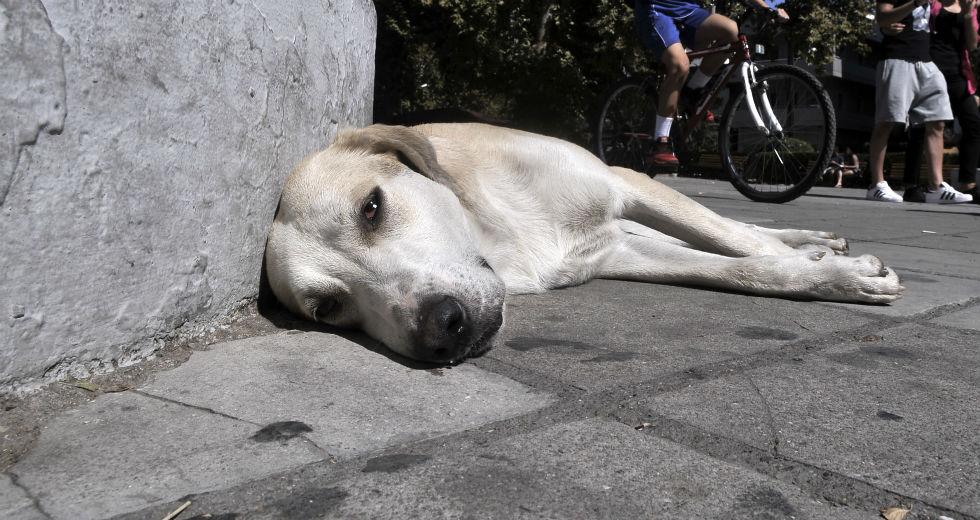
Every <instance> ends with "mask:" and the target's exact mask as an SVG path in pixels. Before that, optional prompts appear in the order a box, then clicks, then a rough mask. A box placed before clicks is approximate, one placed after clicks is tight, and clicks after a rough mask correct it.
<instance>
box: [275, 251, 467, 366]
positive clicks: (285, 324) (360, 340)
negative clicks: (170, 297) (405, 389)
mask: <svg viewBox="0 0 980 520" xmlns="http://www.w3.org/2000/svg"><path fill="white" fill-rule="evenodd" d="M256 307H257V310H258V313H259V315H260V316H262V317H263V318H265V319H267V320H269V322H270V323H272V325H273V326H275V327H276V328H278V329H283V330H295V331H300V332H318V333H323V334H332V335H334V336H339V337H341V338H344V339H346V340H348V341H350V342H353V343H357V344H358V345H360V346H362V347H364V348H365V349H367V350H370V351H371V352H374V353H377V354H380V355H382V356H384V357H386V358H388V359H390V360H391V361H394V362H395V363H398V364H399V365H402V366H404V367H406V368H411V369H413V370H432V369H435V368H443V367H446V366H448V364H446V363H427V362H424V361H417V360H415V359H411V358H407V357H405V356H403V355H401V354H399V353H397V352H393V351H392V350H390V349H389V348H388V347H386V346H385V345H384V344H383V343H381V342H380V341H377V340H375V339H374V338H371V337H370V336H368V335H367V334H364V333H363V332H360V331H357V330H351V329H341V328H338V327H331V326H330V325H324V324H322V323H317V322H315V321H310V320H307V319H303V318H301V317H299V316H296V315H295V314H293V313H292V312H290V311H289V309H287V308H286V307H284V306H283V305H282V304H281V303H279V300H278V299H277V298H276V295H275V294H273V293H272V287H271V286H270V285H269V279H268V277H267V276H266V271H265V259H263V260H262V274H261V275H260V276H259V295H258V298H257V300H256Z"/></svg>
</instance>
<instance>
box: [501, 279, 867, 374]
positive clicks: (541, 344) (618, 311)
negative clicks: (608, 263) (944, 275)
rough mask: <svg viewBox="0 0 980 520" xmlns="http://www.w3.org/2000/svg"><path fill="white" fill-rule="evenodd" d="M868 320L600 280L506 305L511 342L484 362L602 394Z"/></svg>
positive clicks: (811, 306) (823, 309)
mask: <svg viewBox="0 0 980 520" xmlns="http://www.w3.org/2000/svg"><path fill="white" fill-rule="evenodd" d="M866 322H867V320H866V318H863V317H861V316H859V315H857V314H856V313H854V312H851V311H849V310H846V309H835V308H831V307H827V306H822V305H817V304H815V303H813V302H798V301H790V300H782V299H778V298H762V297H754V296H746V295H741V294H732V293H724V292H718V291H711V290H702V289H694V288H689V287H674V286H667V285H657V284H642V283H633V282H622V281H616V280H594V281H591V282H589V283H588V284H585V285H582V286H579V287H574V288H570V289H565V290H561V291H551V292H547V293H544V294H539V295H528V296H518V297H512V298H510V299H508V310H507V331H506V334H507V339H506V340H505V341H504V342H503V344H502V345H499V346H497V347H496V348H495V349H494V350H492V351H491V352H490V353H489V354H488V355H489V356H490V357H491V358H494V359H498V360H501V361H505V362H507V363H510V364H513V365H516V366H519V367H521V368H526V369H528V370H532V371H534V372H538V373H543V374H547V375H549V376H551V377H553V378H556V379H558V380H561V381H564V382H566V383H569V384H572V385H575V386H577V387H580V388H584V389H599V388H606V387H609V386H612V385H619V384H622V383H625V382H629V381H644V380H651V379H655V378H657V377H658V376H660V375H663V374H668V373H673V372H677V371H682V370H686V369H688V368H691V367H695V366H698V365H702V364H705V363H711V362H719V361H724V360H729V359H733V358H736V357H738V356H744V355H747V354H752V353H755V352H759V351H761V350H765V349H772V348H778V347H780V346H782V345H786V344H789V343H793V342H798V341H801V340H804V339H808V338H814V337H817V336H820V335H823V334H830V333H833V332H835V331H838V330H845V329H848V328H852V327H858V326H860V325H862V324H864V323H866Z"/></svg>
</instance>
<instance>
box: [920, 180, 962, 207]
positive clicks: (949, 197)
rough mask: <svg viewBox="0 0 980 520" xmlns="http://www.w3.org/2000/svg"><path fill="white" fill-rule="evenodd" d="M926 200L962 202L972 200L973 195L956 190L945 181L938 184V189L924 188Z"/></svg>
mask: <svg viewBox="0 0 980 520" xmlns="http://www.w3.org/2000/svg"><path fill="white" fill-rule="evenodd" d="M926 202H932V203H938V204H962V203H964V202H973V195H967V194H965V193H960V192H958V191H956V189H955V188H953V187H952V186H950V185H949V184H946V183H945V182H944V183H942V184H940V185H939V189H938V190H926Z"/></svg>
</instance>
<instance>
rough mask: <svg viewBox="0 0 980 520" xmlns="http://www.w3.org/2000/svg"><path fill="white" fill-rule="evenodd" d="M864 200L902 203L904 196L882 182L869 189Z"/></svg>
mask: <svg viewBox="0 0 980 520" xmlns="http://www.w3.org/2000/svg"><path fill="white" fill-rule="evenodd" d="M950 189H952V188H950ZM864 198H866V199H868V200H877V201H879V202H902V196H901V195H899V194H897V193H895V192H894V191H892V189H891V187H890V186H888V181H881V182H879V183H878V184H875V185H874V186H872V187H870V188H868V194H867V195H865V196H864Z"/></svg>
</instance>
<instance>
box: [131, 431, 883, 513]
mask: <svg viewBox="0 0 980 520" xmlns="http://www.w3.org/2000/svg"><path fill="white" fill-rule="evenodd" d="M454 448H455V449H453V450H440V451H438V452H436V453H429V452H423V451H420V450H411V449H406V450H403V451H398V452H387V453H385V454H383V455H379V456H376V457H372V458H369V459H367V460H366V461H365V462H364V463H363V465H362V466H361V468H360V470H359V471H351V472H348V473H347V476H346V477H344V478H335V479H331V480H329V481H328V482H327V483H324V482H323V481H322V480H321V481H320V482H315V481H317V480H320V479H316V478H310V477H309V476H308V475H307V476H292V475H290V476H284V477H283V479H276V480H275V481H272V480H270V481H268V482H266V483H264V484H262V485H261V486H259V487H255V486H249V487H241V488H238V489H236V490H229V491H228V492H227V493H220V494H219V493H215V494H210V495H208V496H203V497H195V502H194V506H193V507H194V509H193V511H191V510H189V511H188V512H189V513H192V514H195V515H196V514H211V515H212V516H213V517H218V516H219V515H222V514H225V515H230V514H237V515H241V516H244V517H247V518H249V519H266V518H269V519H272V518H371V519H375V518H393V519H401V518H467V519H484V518H492V519H496V518H528V519H530V518H555V519H563V518H609V519H621V518H772V519H777V518H778V519H789V518H834V519H852V518H853V519H857V518H871V517H872V516H873V513H872V512H869V511H859V510H856V509H853V508H848V507H839V506H834V505H830V504H828V503H826V502H824V501H822V500H820V499H818V498H815V497H813V496H810V495H809V494H807V493H805V492H803V491H801V490H800V489H799V488H797V487H795V486H792V485H790V484H787V483H784V482H780V481H778V480H775V479H772V478H769V477H767V476H763V475H760V474H758V473H755V472H753V471H751V470H749V469H746V468H743V467H739V466H736V465H732V464H728V463H725V462H721V461H718V460H716V459H712V458H710V457H708V456H706V455H703V454H701V453H699V452H696V451H694V450H691V449H689V448H686V447H684V446H682V445H679V444H675V443H672V442H670V441H666V440H664V439H660V438H658V437H654V436H651V435H647V434H644V433H641V432H637V431H636V430H634V429H633V428H632V427H630V426H627V425H624V424H620V423H615V422H608V421H602V420H598V419H592V420H585V421H577V422H571V423H567V424H560V425H555V426H552V427H548V428H544V429H541V430H536V431H532V432H529V433H525V434H520V435H516V436H513V437H507V438H502V439H497V440H495V441H493V442H476V443H469V444H461V445H456V446H454ZM284 481H288V482H289V484H288V485H287V486H288V487H287V486H283V485H282V482H284ZM157 512H159V511H157ZM148 516H150V515H144V517H148ZM134 518H135V517H134Z"/></svg>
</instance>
